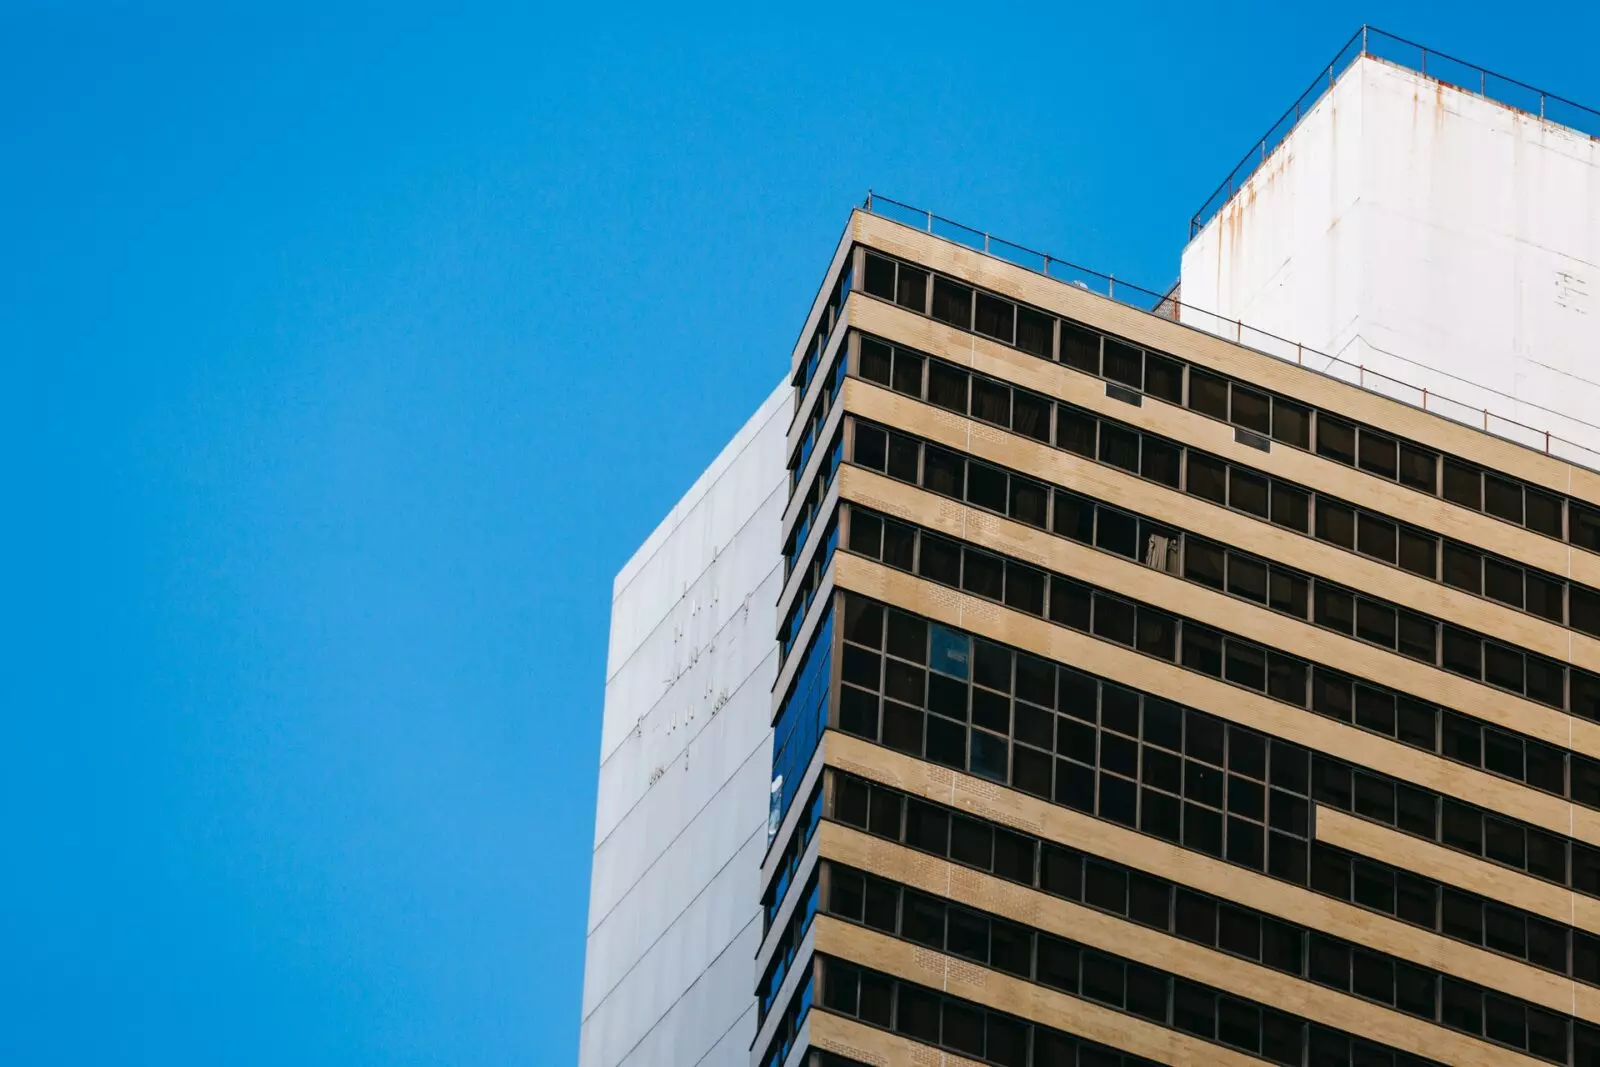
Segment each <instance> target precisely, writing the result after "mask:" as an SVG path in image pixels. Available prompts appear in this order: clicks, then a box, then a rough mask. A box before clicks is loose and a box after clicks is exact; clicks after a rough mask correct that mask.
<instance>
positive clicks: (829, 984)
mask: <svg viewBox="0 0 1600 1067" xmlns="http://www.w3.org/2000/svg"><path fill="white" fill-rule="evenodd" d="M821 960H822V967H821V971H822V1006H823V1007H824V1008H826V1009H828V1010H830V1011H835V1012H838V1013H839V1014H841V1015H846V1016H849V1017H852V1018H856V1019H859V1020H861V1021H862V1022H864V1023H867V1024H869V1025H872V1026H877V1027H881V1028H883V1029H885V1030H892V1031H894V1032H895V1033H899V1034H903V1035H905V1036H906V1037H909V1038H911V1039H912V1040H914V1041H920V1042H922V1043H924V1044H928V1045H933V1046H936V1047H939V1048H944V1049H948V1050H950V1051H952V1052H956V1053H958V1054H960V1055H963V1056H967V1057H971V1058H973V1059H977V1060H980V1061H982V1062H985V1063H992V1064H998V1065H1000V1067H1028V1065H1029V1064H1032V1065H1035V1067H1045V1065H1049V1067H1055V1065H1056V1064H1063V1063H1065V1064H1070V1063H1073V1062H1079V1063H1084V1062H1097V1061H1096V1060H1085V1059H1084V1058H1083V1052H1084V1050H1083V1049H1081V1048H1080V1047H1079V1046H1080V1045H1083V1044H1084V1042H1083V1041H1082V1039H1081V1038H1077V1037H1073V1036H1072V1035H1070V1034H1066V1033H1062V1032H1060V1031H1057V1030H1053V1029H1050V1028H1048V1027H1045V1026H1042V1025H1040V1024H1037V1023H1031V1022H1028V1021H1027V1020H1024V1019H1019V1018H1016V1017H1015V1016H1011V1015H1006V1014H1003V1013H1001V1012H997V1011H994V1010H992V1009H988V1008H985V1007H983V1006H982V1005H979V1004H975V1003H972V1002H971V1001H966V1000H960V999H957V998H956V997H953V996H950V995H949V994H946V993H940V992H936V991H935V990H932V989H928V988H926V987H923V986H919V985H913V984H911V983H909V982H905V981H901V980H897V979H895V978H892V977H890V976H888V975H884V974H880V973H878V972H875V971H869V970H866V969H865V968H862V967H859V966H857V965H856V964H853V963H846V962H844V961H842V960H837V959H833V958H831V957H822V958H821ZM1069 963H1071V964H1075V965H1076V967H1077V971H1076V972H1075V973H1072V974H1070V975H1069V974H1068V973H1067V972H1066V971H1065V970H1063V971H1062V972H1061V974H1059V975H1058V976H1056V977H1057V978H1058V979H1059V982H1060V985H1059V986H1057V988H1059V989H1061V991H1063V992H1067V993H1068V994H1069V995H1071V996H1076V997H1082V998H1084V999H1099V998H1100V997H1101V996H1104V997H1106V998H1107V999H1106V1000H1103V1001H1101V1002H1102V1003H1106V1004H1108V1005H1110V1006H1113V1007H1116V1009H1117V1010H1119V1011H1121V1012H1123V1013H1125V1014H1128V1015H1133V1016H1136V1017H1139V1018H1143V1019H1145V1020H1146V1021H1148V1022H1153V1023H1155V1024H1156V1025H1158V1026H1163V1027H1166V1028H1167V1029H1171V1030H1176V1031H1178V1032H1180V1033H1184V1034H1188V1035H1189V1036H1191V1037H1197V1038H1200V1039H1202V1040H1205V1041H1211V1042H1215V1043H1217V1044H1221V1045H1226V1046H1229V1047H1232V1048H1235V1049H1238V1050H1240V1051H1243V1052H1247V1053H1250V1054H1252V1055H1255V1056H1260V1057H1261V1058H1263V1059H1266V1060H1269V1061H1271V1062H1273V1063H1281V1064H1286V1065H1289V1067H1301V1065H1303V1064H1309V1065H1311V1067H1323V1065H1325V1064H1326V1065H1333V1064H1339V1065H1341V1067H1342V1065H1346V1064H1350V1065H1355V1064H1359V1065H1363V1067H1365V1065H1367V1064H1372V1065H1373V1067H1378V1065H1382V1067H1418V1065H1421V1064H1429V1063H1434V1062H1436V1061H1434V1060H1428V1059H1423V1058H1422V1057H1419V1056H1413V1055H1410V1054H1409V1053H1405V1052H1401V1051H1399V1050H1397V1049H1393V1048H1390V1047H1388V1046H1386V1045H1378V1044H1374V1043H1373V1042H1370V1041H1366V1040H1364V1039H1361V1038H1357V1037H1352V1036H1351V1035H1349V1034H1345V1033H1341V1032H1339V1031H1337V1030H1331V1029H1329V1028H1327V1027H1323V1026H1319V1025H1317V1024H1316V1023H1311V1022H1308V1021H1307V1020H1306V1019H1303V1018H1301V1017H1300V1016H1297V1015H1290V1014H1288V1013H1287V1012H1280V1011H1277V1010H1276V1009H1273V1008H1268V1007H1265V1006H1263V1005H1261V1004H1258V1003H1257V1002H1255V1001H1250V1000H1245V999H1243V998H1241V997H1235V996H1232V995H1231V994H1228V993H1222V992H1220V991H1218V990H1216V989H1213V988H1211V987H1210V986H1204V985H1200V984H1199V983H1197V982H1190V981H1188V980H1187V979H1183V978H1175V977H1173V976H1171V975H1167V974H1165V973H1163V972H1161V971H1156V970H1153V969H1150V968H1146V967H1141V966H1139V965H1138V964H1126V963H1124V962H1123V961H1121V960H1118V959H1117V958H1116V957H1111V956H1104V955H1102V954H1100V953H1084V954H1082V955H1081V956H1080V957H1079V958H1078V959H1077V960H1073V961H1063V962H1062V966H1063V967H1065V966H1067V965H1068V964H1069ZM1119 967H1120V968H1121V969H1120V970H1119V969H1118V968H1119ZM1129 968H1132V969H1131V970H1130V969H1129ZM1114 987H1115V988H1114ZM1112 996H1115V997H1116V999H1117V1001H1118V1002H1119V1003H1118V1004H1114V1005H1113V1004H1111V1002H1110V999H1109V998H1111V997H1112ZM1098 1062H1105V1061H1098ZM1109 1062H1112V1063H1116V1062H1119V1061H1117V1060H1111V1061H1109Z"/></svg>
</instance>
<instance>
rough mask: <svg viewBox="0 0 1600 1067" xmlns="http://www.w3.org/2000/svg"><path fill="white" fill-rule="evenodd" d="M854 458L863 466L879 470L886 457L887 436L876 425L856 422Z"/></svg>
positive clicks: (881, 468) (882, 467)
mask: <svg viewBox="0 0 1600 1067" xmlns="http://www.w3.org/2000/svg"><path fill="white" fill-rule="evenodd" d="M854 455H855V460H856V462H857V463H859V464H861V465H862V466H863V467H871V468H872V469H873V470H877V471H881V470H883V469H884V463H885V461H886V459H887V457H888V438H887V437H886V436H885V434H884V432H883V431H882V430H880V429H878V428H877V427H876V426H865V425H862V424H861V423H857V424H856V431H855V453H854ZM914 476H915V471H914V470H913V477H914Z"/></svg>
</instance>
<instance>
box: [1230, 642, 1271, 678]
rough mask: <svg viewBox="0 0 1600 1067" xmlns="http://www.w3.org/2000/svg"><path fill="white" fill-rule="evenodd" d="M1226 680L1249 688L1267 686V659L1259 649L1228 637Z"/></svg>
mask: <svg viewBox="0 0 1600 1067" xmlns="http://www.w3.org/2000/svg"><path fill="white" fill-rule="evenodd" d="M1227 676H1228V681H1230V682H1233V683H1235V684H1237V685H1242V686H1246V687H1248V688H1250V689H1255V690H1264V689H1266V687H1267V659H1266V653H1264V652H1262V651H1261V649H1259V648H1255V647H1253V646H1250V645H1247V644H1245V643H1243V642H1242V641H1237V640H1234V639H1233V638H1229V639H1228V663H1227Z"/></svg>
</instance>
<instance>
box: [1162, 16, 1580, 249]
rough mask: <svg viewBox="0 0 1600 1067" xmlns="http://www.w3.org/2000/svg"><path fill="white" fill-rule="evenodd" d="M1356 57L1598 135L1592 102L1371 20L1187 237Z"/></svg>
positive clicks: (1253, 151) (1205, 207) (1215, 195)
mask: <svg viewBox="0 0 1600 1067" xmlns="http://www.w3.org/2000/svg"><path fill="white" fill-rule="evenodd" d="M1362 58H1370V59H1377V60H1381V61H1383V62H1386V63H1390V64H1392V65H1394V66H1397V67H1401V68H1403V69H1406V70H1410V71H1412V72H1413V73H1415V74H1418V75H1420V76H1421V77H1424V78H1427V79H1428V80H1430V81H1433V82H1437V83H1438V84H1440V85H1444V86H1449V87H1450V88H1453V89H1457V90H1459V91H1461V92H1464V93H1468V94H1471V95H1475V96H1479V97H1482V98H1483V99H1485V100H1490V101H1493V102H1494V103H1497V104H1500V105H1502V106H1504V107H1507V108H1510V109H1512V110H1513V111H1519V112H1522V113H1524V114H1527V115H1530V116H1533V117H1536V118H1538V119H1540V120H1542V121H1544V122H1548V123H1551V124H1552V125H1556V126H1561V127H1564V128H1566V129H1570V130H1572V131H1574V132H1576V133H1580V134H1583V135H1584V136H1587V137H1591V138H1594V139H1596V140H1600V111H1596V110H1595V109H1594V108H1591V107H1586V106H1585V105H1583V104H1579V103H1576V102H1574V101H1572V100H1568V99H1567V98H1565V97H1562V96H1557V95H1556V94H1554V93H1551V92H1547V91H1545V90H1543V89H1539V88H1536V87H1534V86H1532V85H1529V84H1527V83H1526V82H1522V81H1518V80H1517V79H1515V78H1508V77H1506V76H1505V75H1503V74H1496V73H1495V72H1494V71H1491V70H1489V69H1488V68H1486V67H1480V66H1478V65H1477V64H1476V63H1469V62H1467V61H1466V60H1464V59H1457V58H1455V57H1454V56H1450V55H1446V54H1445V53H1443V52H1439V51H1436V50H1434V49H1431V48H1428V47H1426V46H1424V45H1420V44H1417V43H1416V42H1414V41H1408V40H1406V39H1405V38H1404V37H1399V36H1396V35H1395V34H1392V33H1389V32H1387V31H1385V30H1380V29H1378V28H1377V27H1376V26H1362V27H1361V28H1360V29H1359V30H1357V31H1356V32H1355V33H1354V34H1353V35H1351V37H1350V39H1349V40H1348V41H1346V42H1345V44H1344V47H1342V48H1340V49H1339V51H1338V52H1337V53H1336V54H1335V55H1334V57H1333V59H1332V61H1330V62H1329V63H1328V65H1327V67H1326V68H1325V69H1323V70H1321V71H1319V72H1318V74H1317V77H1316V78H1315V80H1313V81H1312V83H1311V85H1310V86H1309V87H1307V89H1306V90H1305V92H1303V93H1301V94H1300V96H1299V98H1297V99H1296V100H1295V102H1294V103H1293V104H1291V105H1289V107H1288V109H1287V110H1286V111H1284V113H1283V114H1282V115H1280V116H1279V117H1278V121H1277V122H1275V123H1273V124H1272V126H1271V127H1269V128H1268V130H1267V132H1266V133H1265V134H1264V135H1263V136H1262V137H1261V139H1260V140H1259V141H1257V142H1256V143H1255V144H1254V145H1252V146H1251V148H1250V150H1249V151H1248V152H1246V153H1245V156H1244V158H1243V159H1241V160H1240V161H1239V162H1238V164H1236V165H1235V166H1234V168H1233V170H1232V171H1230V172H1229V174H1228V176H1227V177H1226V178H1224V179H1223V180H1222V183H1221V184H1220V185H1218V186H1217V188H1216V189H1215V190H1214V191H1213V192H1212V194H1211V196H1210V197H1208V198H1207V199H1206V202H1205V203H1204V204H1202V205H1200V210H1199V211H1196V212H1195V213H1194V215H1193V216H1192V217H1191V218H1190V219H1189V236H1190V237H1191V238H1192V237H1194V235H1195V234H1197V233H1199V232H1200V230H1201V229H1202V228H1203V227H1204V226H1205V225H1206V223H1208V222H1209V221H1210V220H1211V219H1212V218H1213V217H1214V216H1215V215H1216V214H1217V213H1218V212H1219V211H1221V210H1222V208H1223V207H1224V206H1225V205H1226V204H1227V203H1228V202H1229V201H1230V200H1232V199H1233V198H1234V196H1235V195H1237V194H1238V193H1239V191H1240V190H1241V189H1242V188H1243V187H1244V184H1245V182H1247V181H1248V180H1249V178H1250V176H1251V175H1252V174H1254V173H1255V171H1256V170H1257V169H1258V168H1259V167H1260V166H1261V165H1262V164H1263V163H1264V162H1265V161H1266V160H1267V158H1268V157H1270V156H1271V155H1272V153H1273V152H1274V151H1275V150H1276V149H1277V147H1278V145H1280V144H1282V143H1283V141H1284V139H1285V138H1287V137H1288V136H1289V134H1290V133H1292V132H1293V131H1294V130H1295V128H1296V127H1298V126H1299V125H1300V120H1301V119H1303V118H1304V117H1305V116H1306V115H1307V114H1309V113H1310V112H1311V110H1312V108H1314V107H1315V106H1316V104H1317V102H1318V101H1320V100H1321V99H1322V97H1323V96H1324V95H1325V94H1327V93H1328V92H1329V91H1331V90H1332V88H1333V86H1334V85H1336V84H1338V82H1339V80H1340V79H1341V78H1342V77H1343V76H1344V74H1345V72H1346V71H1348V70H1349V69H1350V68H1352V67H1353V66H1355V64H1356V62H1357V61H1358V60H1360V59H1362ZM1430 61H1431V62H1432V64H1433V70H1432V71H1431V72H1430V71H1429V70H1428V65H1429V63H1430ZM1446 73H1448V74H1452V75H1455V76H1456V77H1455V78H1451V77H1446V76H1444V75H1445V74H1446ZM1473 83H1476V85H1477V90H1476V91H1474V90H1473V88H1472V84H1473Z"/></svg>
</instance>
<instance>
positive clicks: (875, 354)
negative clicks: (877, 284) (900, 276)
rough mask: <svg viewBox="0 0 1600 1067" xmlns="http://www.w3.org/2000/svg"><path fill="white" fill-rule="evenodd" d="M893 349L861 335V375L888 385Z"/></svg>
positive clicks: (869, 270)
mask: <svg viewBox="0 0 1600 1067" xmlns="http://www.w3.org/2000/svg"><path fill="white" fill-rule="evenodd" d="M868 274H869V275H870V274H871V268H870V267H869V268H868ZM892 280H893V279H892V276H891V281H892ZM868 292H871V290H870V289H869V290H868ZM893 351H894V350H893V349H891V348H890V347H889V346H888V345H886V344H884V343H883V342H882V341H875V340H873V339H872V338H870V337H863V338H862V339H861V376H862V377H863V378H865V379H867V381H869V382H877V383H878V384H879V385H888V384H889V382H890V380H891V378H892V374H891V372H890V367H891V365H892V363H893V357H892V356H891V353H892V352H893Z"/></svg>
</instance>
